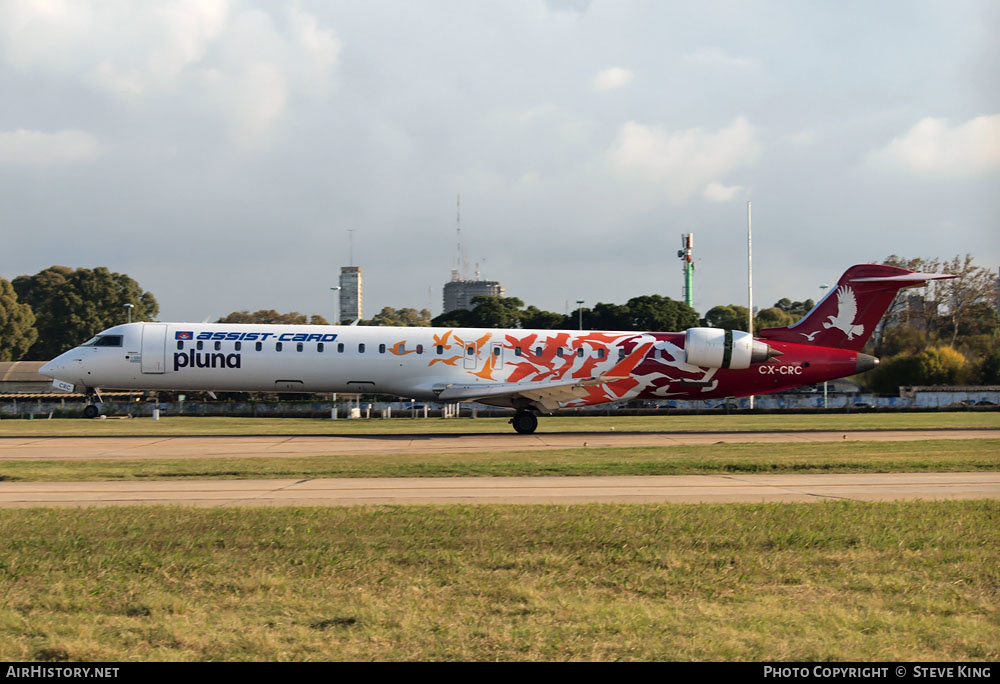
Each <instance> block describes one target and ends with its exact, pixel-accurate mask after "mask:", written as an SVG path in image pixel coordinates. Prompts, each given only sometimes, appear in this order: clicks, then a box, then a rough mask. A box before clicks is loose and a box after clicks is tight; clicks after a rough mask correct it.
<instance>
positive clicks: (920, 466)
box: [0, 439, 1000, 482]
mask: <svg viewBox="0 0 1000 684" xmlns="http://www.w3.org/2000/svg"><path fill="white" fill-rule="evenodd" d="M977 470H1000V439H979V440H922V441H913V442H828V443H818V444H817V443H810V444H749V443H744V444H712V445H707V444H706V445H684V446H669V447H626V448H603V447H600V448H581V449H558V450H551V451H545V450H526V451H496V452H483V453H458V454H456V453H445V454H426V453H417V454H408V453H406V451H405V450H401V451H399V452H397V453H393V454H357V455H343V454H337V455H335V456H322V455H320V456H307V457H290V458H276V457H266V456H261V457H253V458H204V459H196V458H188V459H174V460H132V461H105V460H93V461H2V462H0V480H7V481H15V480H17V481H23V482H29V481H33V482H43V481H48V482H71V481H86V480H142V479H174V478H180V479H184V478H226V479H259V478H319V477H449V476H454V477H459V476H494V477H505V476H542V475H545V476H552V475H566V476H582V475H693V474H701V473H722V472H724V473H810V472H811V473H896V472H934V471H977Z"/></svg>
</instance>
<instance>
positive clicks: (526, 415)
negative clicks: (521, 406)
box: [510, 411, 538, 435]
mask: <svg viewBox="0 0 1000 684" xmlns="http://www.w3.org/2000/svg"><path fill="white" fill-rule="evenodd" d="M510 422H511V423H512V424H513V425H514V430H515V431H517V433H518V434H521V435H530V434H531V433H532V432H534V431H535V428H537V427H538V416H536V415H535V414H534V413H531V412H530V411H518V412H517V413H515V414H514V417H513V418H511V419H510Z"/></svg>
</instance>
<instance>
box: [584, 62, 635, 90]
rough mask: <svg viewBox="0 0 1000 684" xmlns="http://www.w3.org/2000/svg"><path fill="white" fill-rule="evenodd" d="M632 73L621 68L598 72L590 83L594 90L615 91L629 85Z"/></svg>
mask: <svg viewBox="0 0 1000 684" xmlns="http://www.w3.org/2000/svg"><path fill="white" fill-rule="evenodd" d="M632 76H633V74H632V72H631V71H629V70H628V69H622V68H621V67H611V68H610V69H602V70H601V71H598V72H597V75H596V76H594V79H593V80H592V81H591V82H590V84H591V87H592V88H593V89H594V90H615V89H616V88H621V87H623V86H626V85H628V84H629V82H630V81H631V80H632Z"/></svg>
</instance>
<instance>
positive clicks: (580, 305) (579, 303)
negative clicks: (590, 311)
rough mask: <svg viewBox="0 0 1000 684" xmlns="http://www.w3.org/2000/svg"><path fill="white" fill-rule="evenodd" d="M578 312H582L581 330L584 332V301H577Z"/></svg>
mask: <svg viewBox="0 0 1000 684" xmlns="http://www.w3.org/2000/svg"><path fill="white" fill-rule="evenodd" d="M576 305H577V310H579V312H580V330H583V300H582V299H578V300H576Z"/></svg>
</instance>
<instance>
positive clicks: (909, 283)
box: [40, 264, 953, 433]
mask: <svg viewBox="0 0 1000 684" xmlns="http://www.w3.org/2000/svg"><path fill="white" fill-rule="evenodd" d="M950 277H953V276H949V275H945V274H939V273H913V272H911V271H907V270H905V269H900V268H895V267H892V266H877V265H867V264H866V265H859V266H853V267H851V268H850V269H848V271H847V272H845V273H844V275H843V276H842V277H841V279H840V281H839V283H838V285H839V287H838V288H833V289H831V291H830V293H828V294H827V296H826V297H824V299H823V300H822V301H820V303H819V304H817V305H816V307H815V308H814V309H813V310H812V311H811V312H809V314H807V315H806V316H805V317H804V318H803V319H802V320H801V321H799V322H798V323H796V324H795V325H794V326H790V327H788V328H770V329H767V330H762V331H760V332H759V334H758V336H757V339H755V338H754V337H753V336H752V335H750V334H749V333H745V332H740V331H736V330H720V329H717V328H691V329H689V330H687V331H685V332H677V333H670V332H624V331H619V332H608V331H576V330H521V329H464V328H397V327H366V326H314V325H239V324H220V323H215V324H207V323H202V324H197V323H129V324H126V325H119V326H115V327H113V328H109V329H108V330H105V331H103V332H101V333H99V334H98V335H96V336H95V337H94V338H93V339H91V340H89V341H88V342H86V343H84V344H82V345H80V346H79V347H76V348H74V349H72V350H70V351H68V352H66V353H64V354H62V355H60V356H59V357H57V358H55V359H53V360H52V361H50V362H49V363H47V364H45V365H44V366H42V368H41V370H40V372H41V373H43V374H45V375H47V376H49V377H52V378H54V379H55V382H54V383H53V384H54V385H56V386H57V387H60V388H62V389H64V390H68V391H72V390H73V389H75V388H82V389H83V391H85V392H86V393H87V394H88V396H89V397H91V401H90V402H89V403H88V405H87V407H86V409H85V411H84V415H86V416H87V417H91V418H93V417H96V416H97V415H98V414H99V411H100V409H99V408H98V406H97V404H96V403H94V402H95V401H96V402H97V403H99V402H100V395H99V394H98V389H137V390H205V391H216V390H218V391H234V392H269V391H270V392H363V393H371V392H378V393H382V394H394V395H397V396H401V397H409V398H413V399H417V400H420V401H442V402H460V401H477V402H480V403H484V404H490V405H494V406H503V407H509V408H512V409H514V410H515V414H514V417H513V418H512V419H511V423H512V424H513V426H514V429H515V430H516V431H517V432H520V433H531V432H534V430H535V428H536V427H537V426H538V418H537V416H536V414H538V413H545V414H548V413H551V412H552V411H554V410H555V409H557V408H563V407H573V406H589V405H595V404H602V403H605V402H611V401H621V400H627V399H635V398H649V399H715V398H721V397H738V396H746V395H751V394H767V393H770V392H778V391H782V390H786V389H789V388H792V387H798V386H801V385H811V384H815V383H818V382H823V381H825V380H833V379H835V378H840V377H845V376H848V375H854V374H855V373H860V372H863V371H865V370H869V369H871V368H874V367H875V366H876V365H877V363H878V359H876V358H874V357H872V356H869V355H867V354H863V353H860V351H861V349H862V347H863V346H864V344H865V342H866V340H867V339H868V337H869V336H870V335H871V331H872V330H874V328H875V325H876V324H877V323H878V321H879V319H880V318H881V317H882V315H883V313H884V312H885V310H886V308H887V307H888V305H889V304H890V303H891V301H892V298H893V296H895V294H896V292H897V290H899V289H900V288H904V287H913V286H920V285H923V284H925V283H926V281H927V280H931V279H939V278H950ZM833 292H836V293H837V295H836V296H835V297H832V298H831V297H830V294H832V293H833ZM830 321H834V324H831V323H830ZM803 338H805V339H803Z"/></svg>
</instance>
